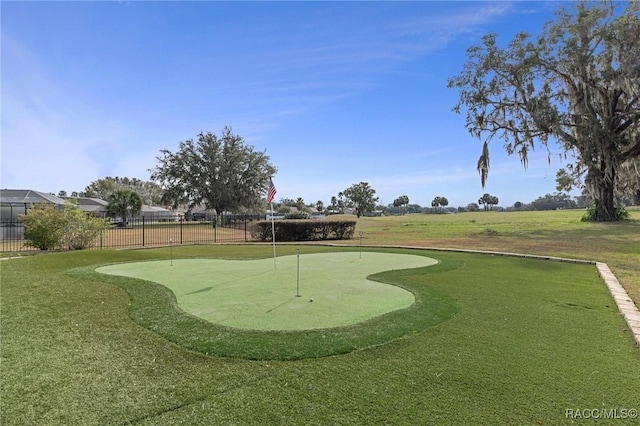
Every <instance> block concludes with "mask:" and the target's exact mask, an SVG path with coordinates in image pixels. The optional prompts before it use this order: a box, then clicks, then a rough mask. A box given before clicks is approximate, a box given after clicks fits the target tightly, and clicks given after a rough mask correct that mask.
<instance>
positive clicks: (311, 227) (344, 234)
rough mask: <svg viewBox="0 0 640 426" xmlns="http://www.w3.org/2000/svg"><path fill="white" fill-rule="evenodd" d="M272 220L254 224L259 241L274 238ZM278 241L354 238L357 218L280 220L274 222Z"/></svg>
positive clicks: (252, 231) (254, 232)
mask: <svg viewBox="0 0 640 426" xmlns="http://www.w3.org/2000/svg"><path fill="white" fill-rule="evenodd" d="M271 226H272V225H271V222H270V221H261V222H257V223H256V224H254V226H253V228H252V230H251V236H252V237H253V238H254V239H255V240H258V241H269V240H271V239H272V234H271ZM273 226H274V228H275V232H276V240H278V241H318V240H344V239H351V238H353V233H354V232H355V229H356V221H355V220H328V221H327V220H286V219H285V220H278V221H275V222H274V224H273Z"/></svg>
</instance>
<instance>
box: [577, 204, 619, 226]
mask: <svg viewBox="0 0 640 426" xmlns="http://www.w3.org/2000/svg"><path fill="white" fill-rule="evenodd" d="M613 214H614V219H613V220H615V221H619V220H629V219H630V218H631V215H630V214H629V211H628V210H627V209H626V208H624V206H620V207H616V208H615V209H614V213H613ZM580 220H581V221H582V222H594V221H595V220H596V208H595V207H594V206H591V207H589V208H587V211H586V212H585V213H584V214H583V215H582V218H581V219H580Z"/></svg>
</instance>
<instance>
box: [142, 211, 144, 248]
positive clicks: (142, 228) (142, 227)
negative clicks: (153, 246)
mask: <svg viewBox="0 0 640 426" xmlns="http://www.w3.org/2000/svg"><path fill="white" fill-rule="evenodd" d="M142 247H144V216H142Z"/></svg>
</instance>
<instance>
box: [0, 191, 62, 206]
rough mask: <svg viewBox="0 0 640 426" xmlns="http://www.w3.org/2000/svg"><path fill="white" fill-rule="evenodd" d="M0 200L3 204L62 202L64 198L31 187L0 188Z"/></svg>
mask: <svg viewBox="0 0 640 426" xmlns="http://www.w3.org/2000/svg"><path fill="white" fill-rule="evenodd" d="M0 202H1V203H3V204H39V203H50V204H57V205H62V204H64V200H63V199H62V198H60V197H56V196H55V195H53V194H45V193H44V192H40V191H33V190H31V189H0Z"/></svg>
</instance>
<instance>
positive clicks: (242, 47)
mask: <svg viewBox="0 0 640 426" xmlns="http://www.w3.org/2000/svg"><path fill="white" fill-rule="evenodd" d="M559 4H560V3H559V2H520V1H518V2H481V1H469V2H444V1H443V2H37V3H35V2H7V1H3V2H2V3H1V8H2V9H1V14H2V16H1V19H2V29H1V31H2V34H1V35H2V39H1V43H2V46H1V47H2V63H1V67H2V128H1V132H2V160H1V161H2V172H1V183H0V186H2V187H3V188H22V189H35V190H40V191H43V192H53V193H57V192H58V191H60V190H66V191H67V192H72V191H82V190H83V189H84V188H85V187H86V186H87V185H88V184H89V183H90V182H91V181H93V180H96V179H100V178H104V177H106V176H120V177H125V176H126V177H130V178H134V177H135V178H139V179H142V180H149V172H148V169H150V168H152V167H154V166H155V165H156V164H157V161H156V156H157V155H158V154H159V151H160V150H161V149H163V148H167V149H169V150H172V151H176V150H177V147H178V144H179V142H180V141H183V140H186V139H189V138H196V137H197V134H198V133H199V132H201V131H212V132H214V133H217V134H220V132H221V130H222V128H223V127H224V126H230V127H232V129H233V131H234V133H237V134H239V135H240V136H242V137H243V138H244V139H245V142H246V143H247V144H249V145H252V146H253V147H254V148H255V149H256V150H258V151H263V150H266V153H267V155H269V156H270V158H271V162H272V163H273V164H274V165H275V166H276V167H277V168H278V173H277V174H276V175H275V176H274V182H275V184H276V187H277V188H278V194H277V196H276V199H277V200H278V199H280V198H282V197H287V198H294V199H295V198H297V197H302V198H303V199H304V200H305V201H306V202H307V203H312V202H316V201H317V200H322V201H323V202H324V203H325V204H326V203H328V202H329V201H330V199H331V196H334V195H337V193H338V192H340V191H342V190H344V189H345V188H347V187H349V186H350V185H352V184H354V183H358V182H361V181H365V182H368V183H369V184H370V185H371V187H372V188H374V189H375V190H376V192H377V195H378V196H379V197H380V203H382V204H385V205H386V204H389V203H392V202H393V200H394V199H395V198H397V197H399V196H401V195H407V196H409V199H410V202H411V203H417V204H421V205H425V206H426V205H430V204H431V200H433V198H434V197H436V196H444V197H447V198H448V199H449V205H450V206H454V207H457V206H466V205H467V204H468V203H471V202H477V200H478V198H479V197H480V196H481V195H482V194H483V193H484V192H488V193H490V194H492V195H496V196H497V197H498V198H499V199H500V205H502V206H510V205H513V203H514V202H516V201H522V202H530V201H532V200H534V199H535V198H537V197H538V196H542V195H544V194H546V193H552V192H555V173H556V171H557V170H558V169H559V168H560V167H562V166H563V164H565V163H566V160H561V159H560V156H559V153H560V150H559V149H558V148H554V147H552V157H551V164H548V162H547V152H546V150H544V149H542V148H540V149H538V150H537V151H536V153H535V154H534V155H533V156H531V157H530V160H529V167H528V169H527V170H526V171H525V170H524V169H523V167H522V165H521V164H520V161H519V159H518V158H517V157H508V156H507V155H506V154H505V153H504V150H503V149H502V145H501V143H500V142H499V141H497V140H496V141H494V142H493V143H492V145H491V148H492V151H491V154H492V157H491V171H490V174H489V180H488V182H487V186H486V188H485V189H483V188H482V186H481V185H480V179H479V176H478V173H477V172H476V167H475V166H476V162H477V158H478V156H479V154H480V150H481V143H480V141H479V140H477V139H475V138H473V137H471V136H470V135H469V134H468V133H467V131H466V130H465V128H464V115H459V114H455V113H453V112H452V111H451V110H452V107H453V106H454V105H455V103H456V101H457V97H458V93H457V92H456V91H455V90H452V89H447V88H446V81H447V79H448V78H450V77H453V76H454V75H456V74H458V73H459V72H460V71H461V69H462V65H463V63H464V62H465V58H466V56H465V50H466V48H467V47H469V46H471V45H473V44H477V43H479V40H480V37H481V36H482V35H483V34H486V33H488V32H495V33H497V34H498V35H499V40H501V41H502V42H504V43H506V42H507V41H509V40H510V39H511V37H512V36H513V34H515V33H516V32H518V31H529V32H532V33H537V32H538V31H539V30H540V29H541V28H542V24H543V23H544V22H546V21H548V20H550V19H553V12H554V10H555V9H556V7H557V6H558V5H559Z"/></svg>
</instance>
